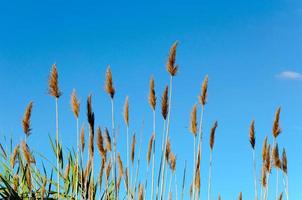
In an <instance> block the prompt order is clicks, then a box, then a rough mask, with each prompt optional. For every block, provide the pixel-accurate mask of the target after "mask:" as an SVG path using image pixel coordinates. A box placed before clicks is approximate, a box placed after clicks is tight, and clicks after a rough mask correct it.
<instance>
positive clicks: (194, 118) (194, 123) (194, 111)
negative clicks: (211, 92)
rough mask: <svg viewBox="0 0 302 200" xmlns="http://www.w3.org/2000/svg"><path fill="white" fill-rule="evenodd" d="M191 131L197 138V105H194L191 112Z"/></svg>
mask: <svg viewBox="0 0 302 200" xmlns="http://www.w3.org/2000/svg"><path fill="white" fill-rule="evenodd" d="M190 131H191V133H192V134H193V135H194V137H195V136H196V133H197V105H196V104H194V106H193V109H192V112H191V120H190Z"/></svg>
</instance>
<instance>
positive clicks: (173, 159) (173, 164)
mask: <svg viewBox="0 0 302 200" xmlns="http://www.w3.org/2000/svg"><path fill="white" fill-rule="evenodd" d="M169 161H170V168H171V170H172V171H173V173H174V172H175V170H176V155H175V154H174V153H172V152H171V153H170V155H169Z"/></svg>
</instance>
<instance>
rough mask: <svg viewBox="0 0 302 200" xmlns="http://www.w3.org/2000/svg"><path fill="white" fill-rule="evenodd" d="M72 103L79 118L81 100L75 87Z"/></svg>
mask: <svg viewBox="0 0 302 200" xmlns="http://www.w3.org/2000/svg"><path fill="white" fill-rule="evenodd" d="M70 105H71V109H72V112H73V114H74V116H75V118H78V117H79V112H80V102H79V100H78V98H77V92H76V90H75V89H73V91H72V93H71V99H70Z"/></svg>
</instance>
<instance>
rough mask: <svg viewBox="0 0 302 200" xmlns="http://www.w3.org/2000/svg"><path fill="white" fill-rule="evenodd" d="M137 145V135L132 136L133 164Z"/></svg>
mask: <svg viewBox="0 0 302 200" xmlns="http://www.w3.org/2000/svg"><path fill="white" fill-rule="evenodd" d="M135 144H136V137H135V133H134V134H133V136H132V144H131V162H132V164H133V163H134V156H135Z"/></svg>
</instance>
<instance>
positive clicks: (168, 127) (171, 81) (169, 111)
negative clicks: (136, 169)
mask: <svg viewBox="0 0 302 200" xmlns="http://www.w3.org/2000/svg"><path fill="white" fill-rule="evenodd" d="M172 86H173V76H170V94H169V104H168V105H169V108H168V119H167V127H166V138H165V143H164V151H165V150H166V145H167V140H168V137H169V129H170V116H171V106H172V105H171V101H172ZM163 154H164V152H163ZM162 166H163V169H162V171H163V175H164V173H165V166H166V165H165V162H164V161H163V165H162ZM163 182H164V176H162V185H161V191H163V188H162V187H163ZM161 197H162V194H161Z"/></svg>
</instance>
